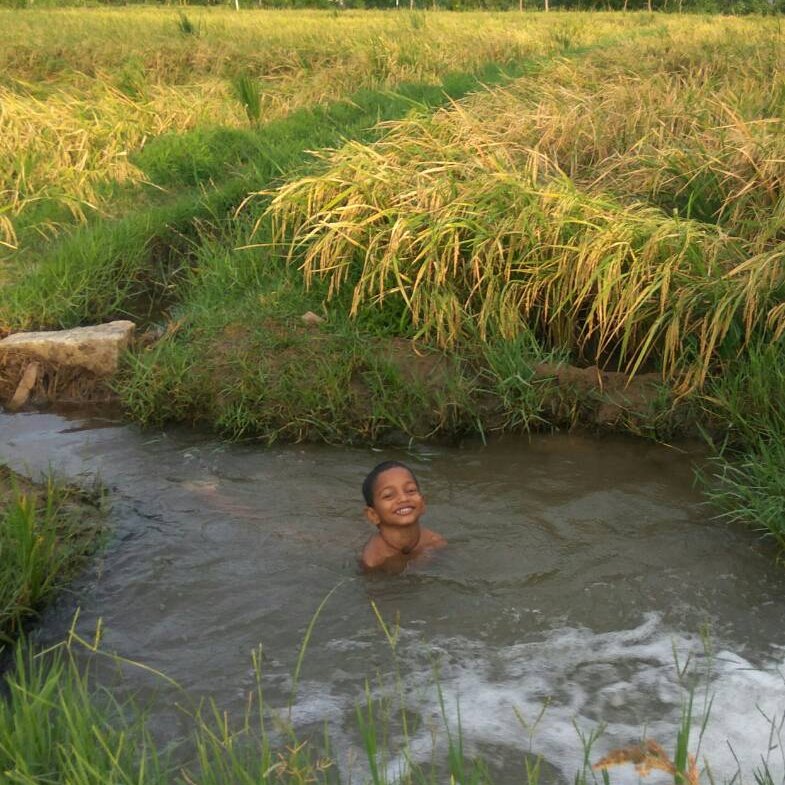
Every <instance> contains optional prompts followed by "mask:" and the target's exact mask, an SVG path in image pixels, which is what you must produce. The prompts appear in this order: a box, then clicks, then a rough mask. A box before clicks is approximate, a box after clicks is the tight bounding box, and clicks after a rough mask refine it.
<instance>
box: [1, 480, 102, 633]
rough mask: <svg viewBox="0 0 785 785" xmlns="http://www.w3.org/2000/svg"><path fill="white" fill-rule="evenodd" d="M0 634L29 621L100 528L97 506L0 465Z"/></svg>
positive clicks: (76, 566) (80, 560)
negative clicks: (33, 482)
mask: <svg viewBox="0 0 785 785" xmlns="http://www.w3.org/2000/svg"><path fill="white" fill-rule="evenodd" d="M0 505H1V506H0V638H2V639H4V640H6V641H8V640H11V639H13V638H14V637H16V636H17V635H18V634H19V633H20V632H21V631H22V629H23V626H24V624H25V622H26V621H27V620H28V619H30V618H33V617H34V616H35V615H36V614H37V613H38V612H39V611H40V610H41V609H42V608H43V606H44V605H45V604H46V603H47V602H48V601H49V600H50V599H51V598H52V597H53V596H54V594H55V593H56V592H57V591H58V590H60V589H62V587H63V586H64V585H66V584H67V583H68V582H69V581H70V580H71V579H73V577H74V576H75V575H76V573H77V572H78V571H79V570H80V569H81V568H82V567H83V566H84V564H85V560H86V557H87V555H88V554H89V553H91V552H92V551H93V550H94V548H95V546H96V541H97V539H98V537H99V534H100V529H101V527H100V524H99V521H98V514H97V510H96V509H95V508H94V507H91V506H89V505H87V504H85V500H84V499H83V498H80V495H79V494H78V493H77V492H76V491H73V490H68V489H65V488H62V487H59V486H57V485H56V484H55V483H54V482H53V481H52V480H51V479H50V480H49V481H48V482H47V483H46V485H45V486H44V487H43V488H41V489H35V488H33V487H31V486H28V485H26V484H23V482H22V480H21V479H18V478H16V477H14V475H12V474H11V473H10V472H9V471H8V469H6V468H4V467H0Z"/></svg>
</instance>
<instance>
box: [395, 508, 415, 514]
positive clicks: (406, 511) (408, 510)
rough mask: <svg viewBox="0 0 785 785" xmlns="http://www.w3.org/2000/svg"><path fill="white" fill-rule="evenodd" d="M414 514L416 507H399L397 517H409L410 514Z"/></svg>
mask: <svg viewBox="0 0 785 785" xmlns="http://www.w3.org/2000/svg"><path fill="white" fill-rule="evenodd" d="M413 512H414V507H399V508H398V509H397V510H396V511H395V514H396V515H409V514H410V513H413Z"/></svg>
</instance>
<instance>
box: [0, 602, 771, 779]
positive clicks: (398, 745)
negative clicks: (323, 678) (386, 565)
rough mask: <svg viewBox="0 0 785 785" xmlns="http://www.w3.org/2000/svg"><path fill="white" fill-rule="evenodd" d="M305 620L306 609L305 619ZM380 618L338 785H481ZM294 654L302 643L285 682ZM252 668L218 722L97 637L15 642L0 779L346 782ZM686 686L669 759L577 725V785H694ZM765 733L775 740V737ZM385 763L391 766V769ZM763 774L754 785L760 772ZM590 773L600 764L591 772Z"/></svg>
mask: <svg viewBox="0 0 785 785" xmlns="http://www.w3.org/2000/svg"><path fill="white" fill-rule="evenodd" d="M317 616H318V611H317V614H316V615H315V616H314V619H313V620H312V623H313V622H314V621H315V620H316V617H317ZM379 620H380V625H381V626H382V630H383V631H384V632H385V633H386V634H387V635H388V642H389V643H390V646H391V654H392V658H393V661H394V663H395V672H396V674H397V676H396V679H397V680H398V683H397V684H394V685H390V684H389V683H386V684H381V683H380V684H376V683H374V684H371V683H370V682H368V683H366V689H365V694H364V696H363V697H362V698H361V699H360V700H359V701H358V703H357V705H356V712H355V719H356V731H357V735H358V741H359V744H358V746H357V748H356V751H357V752H358V753H359V758H358V759H355V760H354V761H353V762H352V761H350V762H349V765H350V766H351V767H352V771H351V772H349V774H348V776H351V778H352V781H355V778H357V777H360V778H362V779H361V780H358V781H364V782H367V783H369V784H370V785H393V783H399V784H400V785H441V784H442V783H444V782H447V781H449V782H455V783H461V784H462V785H492V783H493V782H494V778H493V776H492V774H491V767H489V766H488V765H487V763H486V762H485V761H484V760H483V759H482V757H478V756H473V755H471V754H470V753H469V752H468V749H467V745H466V744H465V739H464V733H463V729H462V727H461V721H460V706H457V707H455V709H456V710H457V721H456V722H455V723H454V724H453V723H451V722H450V721H449V720H448V718H447V717H448V714H451V713H452V710H453V707H452V706H450V707H448V706H447V705H446V702H445V699H444V696H443V694H442V693H441V690H440V689H439V687H438V674H435V675H434V677H433V678H434V683H435V685H436V690H437V694H438V697H439V703H440V714H441V720H440V721H437V722H436V723H433V722H432V721H430V720H426V719H425V718H422V717H417V716H416V715H413V714H412V713H411V712H409V711H407V710H406V695H405V692H404V688H403V683H402V682H401V681H400V670H399V663H398V661H397V655H396V651H395V644H396V637H395V636H394V635H393V636H390V635H389V631H390V628H389V627H387V626H386V625H385V624H384V622H383V621H382V620H381V617H379ZM307 646H308V637H307V636H306V639H305V641H304V642H303V646H302V648H301V651H300V657H299V658H298V666H297V673H296V674H295V677H294V679H293V683H294V684H295V685H296V684H297V675H298V674H299V669H300V666H301V665H302V662H303V657H304V655H305V653H306V649H307ZM107 665H108V666H110V667H109V668H107V667H105V666H107ZM135 669H141V670H142V671H143V672H144V673H145V674H146V676H148V677H149V676H151V675H152V676H153V677H157V678H159V679H161V683H162V684H163V683H164V682H165V683H166V687H167V690H170V691H171V690H173V691H174V693H175V695H176V696H177V698H176V700H177V705H178V707H179V709H180V713H181V714H180V716H181V723H180V727H181V735H180V736H179V737H178V738H177V739H174V740H169V741H168V742H167V745H166V747H165V749H164V748H162V745H161V743H160V741H157V740H156V739H155V737H154V735H153V733H152V724H151V722H150V715H149V713H148V712H147V711H145V710H144V709H142V707H141V706H140V705H139V703H138V702H137V701H136V700H135V699H134V698H133V696H132V695H131V697H126V698H119V697H117V696H118V695H123V694H124V695H129V692H130V690H131V682H132V681H133V679H132V678H131V679H130V680H129V681H128V682H127V681H126V680H125V679H126V678H128V675H129V674H132V673H133V671H134V670H135ZM252 669H253V673H254V681H253V684H252V685H251V687H250V688H249V689H248V691H247V693H246V695H245V701H244V709H243V710H242V711H241V712H238V713H236V714H235V715H230V714H229V713H227V712H226V711H224V710H222V709H221V708H219V706H218V704H217V703H215V702H214V701H212V700H198V699H194V698H193V697H191V696H189V695H188V694H186V693H185V692H184V691H180V688H179V687H178V685H176V684H175V683H174V682H172V681H171V680H169V679H167V678H166V676H165V675H164V674H160V673H156V672H155V671H151V670H150V669H149V668H147V667H146V666H145V665H144V664H143V663H137V662H132V661H129V660H125V659H123V658H122V657H119V656H117V655H113V654H112V653H111V652H107V651H105V650H103V649H102V648H101V646H100V629H99V630H98V631H97V633H96V640H94V641H87V640H84V639H83V638H81V637H80V636H79V635H78V634H77V633H76V632H75V630H74V629H73V628H72V630H71V631H70V633H69V635H68V637H67V638H66V640H65V641H64V642H63V643H62V644H60V645H59V646H56V647H53V648H51V649H49V650H48V651H46V652H41V653H38V654H35V655H34V654H33V652H32V650H31V649H30V648H29V647H28V646H27V645H19V646H17V648H16V652H15V658H14V667H13V668H12V669H11V670H10V671H8V672H7V673H6V674H5V677H4V682H5V683H4V696H5V697H4V699H3V700H2V701H0V767H1V768H0V770H1V771H2V772H3V776H4V777H5V778H6V779H7V781H8V782H9V783H14V784H15V785H40V783H42V782H53V783H54V782H56V783H68V785H105V783H116V784H117V785H170V784H171V785H193V784H194V783H199V785H226V783H238V784H239V785H252V784H253V785H305V783H318V784H319V785H337V783H340V782H342V781H346V780H345V779H344V778H343V776H342V774H346V772H340V771H339V768H338V761H339V759H342V756H341V755H339V753H343V752H345V751H339V750H334V748H333V745H332V742H331V739H330V735H329V731H328V729H327V728H326V727H325V728H323V729H322V728H318V727H317V728H316V729H312V730H311V731H304V730H300V731H298V730H297V729H295V727H294V726H293V725H292V723H291V722H290V719H289V716H288V715H287V712H286V710H285V708H280V709H276V708H275V707H273V706H271V705H270V704H269V703H267V702H266V700H265V693H264V677H263V673H262V651H261V649H257V650H256V651H254V652H253V653H252ZM110 671H113V672H114V674H115V676H114V681H113V687H112V688H108V687H107V686H105V685H102V681H101V679H100V678H99V674H101V673H103V674H107V673H109V672H110ZM121 674H125V677H123V676H121ZM104 678H106V676H104ZM707 689H708V685H707ZM693 690H694V684H693V687H692V688H689V687H686V686H685V688H684V696H683V699H684V704H683V705H684V708H683V712H682V717H681V722H680V725H679V728H678V729H677V739H676V743H675V749H674V751H673V753H669V752H667V751H665V750H664V749H663V748H662V747H660V746H659V745H657V744H656V743H653V744H650V743H649V741H651V742H654V740H647V741H646V742H641V744H640V746H637V745H633V746H630V747H627V748H625V749H624V750H620V751H619V753H620V755H621V757H619V755H617V756H616V758H615V762H610V761H611V760H612V759H613V754H612V755H611V756H610V757H609V758H608V759H605V760H604V761H595V758H596V754H595V752H594V745H595V744H596V742H597V740H598V739H599V738H600V737H601V735H602V731H603V728H602V725H601V724H598V725H597V726H596V727H594V728H592V729H590V730H583V731H581V730H580V729H577V728H576V736H577V738H576V747H577V748H578V749H580V748H581V747H582V752H583V761H582V764H581V765H580V766H579V768H578V770H577V771H576V772H575V779H574V781H575V783H576V785H589V784H590V783H599V782H603V783H604V784H605V785H609V783H610V782H612V774H610V773H609V772H608V769H609V768H611V767H612V766H613V765H616V764H618V763H622V762H624V761H625V760H626V761H629V762H635V763H645V762H647V760H648V758H641V757H640V756H641V755H642V754H646V755H647V756H648V755H651V753H652V752H653V751H655V748H656V749H657V750H658V752H657V756H656V757H653V756H652V758H651V759H652V761H653V762H654V764H655V767H656V768H660V769H664V770H666V771H668V772H669V773H670V775H671V777H672V779H673V782H674V785H687V784H688V783H689V785H698V782H697V779H696V776H695V775H696V770H694V769H693V766H692V760H693V758H692V755H694V754H695V753H696V745H697V747H698V748H699V746H700V738H701V737H702V735H703V731H704V729H705V726H706V722H708V721H709V713H710V708H711V703H710V701H709V703H708V706H707V707H704V712H703V714H704V716H703V717H702V723H703V724H702V726H701V728H700V729H697V728H696V727H695V726H696V724H697V722H698V717H697V716H696V714H695V712H694V710H693ZM293 697H294V696H293ZM448 709H449V710H448ZM545 711H547V704H546V705H545V706H544V707H543V710H542V712H541V713H540V716H539V717H538V718H537V719H536V720H535V721H534V722H533V723H526V722H525V721H524V720H523V718H522V717H519V718H518V719H519V721H520V722H521V724H522V738H524V739H526V741H525V746H526V749H525V751H523V756H524V762H523V763H522V766H521V779H522V781H524V782H526V783H527V785H538V783H539V777H540V772H541V767H540V763H541V761H542V759H541V758H540V757H539V756H538V755H537V754H536V747H537V726H538V724H539V722H540V720H541V718H542V714H543V712H545ZM425 722H427V723H428V725H427V726H425V725H423V723H425ZM426 727H427V730H428V733H429V735H430V736H431V738H432V744H433V747H432V749H430V750H423V749H418V750H417V752H416V753H415V751H414V750H413V749H412V746H411V740H412V739H413V738H414V737H415V736H416V735H421V734H422V732H423V731H424V730H426ZM344 730H346V729H344ZM696 730H699V733H696V732H695V731H696ZM524 731H525V732H524ZM773 733H774V734H775V736H774V738H775V740H776V736H777V734H778V731H777V729H776V728H773ZM779 733H780V735H781V728H780V730H779ZM696 737H697V740H696ZM636 755H637V756H638V757H637V758H636V757H635V756H636ZM393 761H398V762H402V763H399V765H398V766H396V767H395V769H391V766H390V764H391V763H392V762H393ZM344 763H345V760H344ZM763 765H764V769H763V770H762V776H765V765H766V764H765V762H764V764H763ZM596 766H600V767H601V768H602V772H601V773H598V772H597V770H596ZM364 772H365V773H367V775H366V774H365V773H364ZM764 781H765V780H764Z"/></svg>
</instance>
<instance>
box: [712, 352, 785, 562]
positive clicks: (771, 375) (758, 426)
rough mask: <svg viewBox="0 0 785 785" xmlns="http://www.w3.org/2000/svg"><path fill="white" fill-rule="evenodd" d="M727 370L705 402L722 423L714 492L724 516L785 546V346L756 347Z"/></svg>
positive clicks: (715, 419) (717, 443)
mask: <svg viewBox="0 0 785 785" xmlns="http://www.w3.org/2000/svg"><path fill="white" fill-rule="evenodd" d="M723 370H724V372H723V373H721V374H718V375H717V377H716V378H714V379H713V380H712V382H711V384H710V386H709V389H708V392H707V396H706V400H705V405H706V408H707V410H708V414H709V417H710V420H711V421H712V422H713V423H714V424H715V428H716V426H717V424H719V426H720V427H719V429H718V430H719V434H718V435H716V436H715V445H714V447H715V453H716V455H715V458H714V461H713V466H712V468H711V469H710V470H709V471H708V472H707V473H706V475H707V477H706V488H707V493H708V496H709V498H710V499H711V500H712V502H713V503H714V504H715V505H716V506H717V507H718V509H720V510H721V511H722V515H723V517H725V518H726V519H728V520H732V521H737V522H742V523H746V524H749V525H751V526H753V527H754V528H756V529H757V530H759V531H761V532H763V533H764V534H765V535H766V536H769V537H772V538H773V539H774V540H775V541H776V542H777V543H778V544H779V545H780V547H781V548H783V549H785V410H783V407H782V405H781V400H782V390H783V385H785V345H783V342H782V340H780V341H779V342H776V343H773V344H764V345H758V346H755V347H753V349H752V350H751V351H749V352H748V353H747V354H745V355H744V356H742V357H739V358H736V359H734V360H731V361H728V362H727V363H726V364H725V367H724V369H723Z"/></svg>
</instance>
